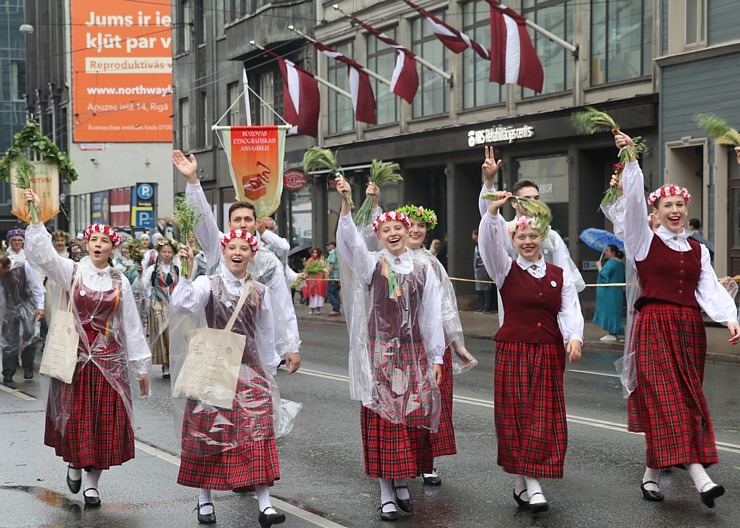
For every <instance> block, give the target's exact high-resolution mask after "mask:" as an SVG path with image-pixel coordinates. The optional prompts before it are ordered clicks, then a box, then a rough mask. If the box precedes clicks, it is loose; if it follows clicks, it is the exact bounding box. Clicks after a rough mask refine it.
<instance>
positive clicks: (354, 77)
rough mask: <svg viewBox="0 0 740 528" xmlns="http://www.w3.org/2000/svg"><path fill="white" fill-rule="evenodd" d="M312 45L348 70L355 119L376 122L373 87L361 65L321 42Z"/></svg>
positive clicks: (369, 122) (370, 123)
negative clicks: (344, 65)
mask: <svg viewBox="0 0 740 528" xmlns="http://www.w3.org/2000/svg"><path fill="white" fill-rule="evenodd" d="M314 46H315V47H316V49H317V50H319V51H320V52H321V53H323V54H324V55H326V56H327V57H331V58H333V59H335V60H338V61H340V62H343V63H345V64H346V65H347V71H348V72H349V91H350V93H351V94H352V106H353V108H354V110H355V119H357V120H358V121H362V122H363V123H367V124H369V125H375V124H377V123H378V116H377V113H376V106H375V95H373V87H372V85H371V84H370V76H369V75H368V74H367V73H365V72H364V71H362V65H360V64H359V63H357V62H355V61H353V60H352V59H350V58H349V57H347V56H346V55H343V54H341V53H339V52H338V51H336V50H333V49H331V48H330V47H329V46H327V45H325V44H322V43H321V42H314Z"/></svg>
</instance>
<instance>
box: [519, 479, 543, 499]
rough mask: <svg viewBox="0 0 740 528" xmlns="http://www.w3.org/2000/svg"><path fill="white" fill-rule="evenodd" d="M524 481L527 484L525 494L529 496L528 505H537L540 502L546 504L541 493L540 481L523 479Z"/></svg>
mask: <svg viewBox="0 0 740 528" xmlns="http://www.w3.org/2000/svg"><path fill="white" fill-rule="evenodd" d="M524 481H525V482H526V484H527V494H528V495H529V503H530V504H539V503H541V502H547V499H546V498H545V495H544V494H543V493H542V486H540V481H539V480H537V479H536V478H534V477H527V476H525V477H524Z"/></svg>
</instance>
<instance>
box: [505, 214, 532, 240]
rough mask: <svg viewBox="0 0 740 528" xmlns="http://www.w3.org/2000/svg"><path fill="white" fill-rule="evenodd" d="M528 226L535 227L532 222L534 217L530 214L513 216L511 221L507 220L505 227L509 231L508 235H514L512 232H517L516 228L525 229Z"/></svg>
mask: <svg viewBox="0 0 740 528" xmlns="http://www.w3.org/2000/svg"><path fill="white" fill-rule="evenodd" d="M529 226H532V227H535V228H536V226H535V224H534V218H532V217H531V216H524V215H522V216H520V217H519V218H514V220H512V221H511V222H507V224H506V229H507V231H508V232H509V236H510V237H512V236H514V233H516V232H517V230H518V229H525V228H527V227H529Z"/></svg>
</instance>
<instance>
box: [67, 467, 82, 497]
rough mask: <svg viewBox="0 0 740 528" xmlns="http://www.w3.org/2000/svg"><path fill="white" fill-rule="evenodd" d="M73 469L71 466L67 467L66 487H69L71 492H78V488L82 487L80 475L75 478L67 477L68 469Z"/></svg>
mask: <svg viewBox="0 0 740 528" xmlns="http://www.w3.org/2000/svg"><path fill="white" fill-rule="evenodd" d="M70 469H74V468H72V467H68V468H67V487H68V488H69V491H71V492H72V493H79V492H80V488H81V487H82V477H80V478H79V479H77V480H72V479H71V478H69V470H70Z"/></svg>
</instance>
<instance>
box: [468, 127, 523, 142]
mask: <svg viewBox="0 0 740 528" xmlns="http://www.w3.org/2000/svg"><path fill="white" fill-rule="evenodd" d="M531 137H534V127H533V126H529V125H523V126H520V127H511V126H510V127H502V126H497V127H491V128H485V129H483V130H470V131H469V132H468V146H469V147H476V146H478V145H486V144H490V143H503V142H504V141H505V142H507V143H512V142H513V141H516V140H519V139H529V138H531Z"/></svg>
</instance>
